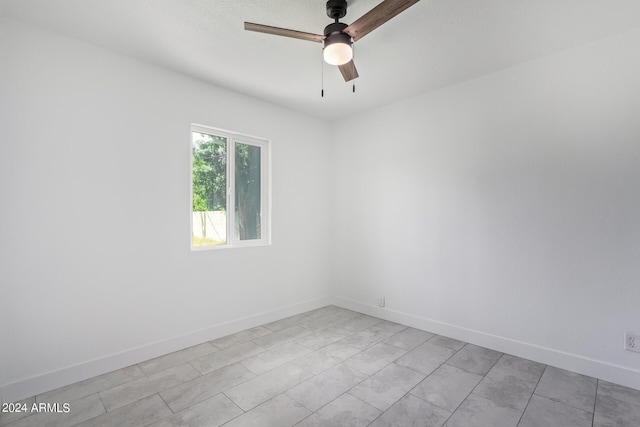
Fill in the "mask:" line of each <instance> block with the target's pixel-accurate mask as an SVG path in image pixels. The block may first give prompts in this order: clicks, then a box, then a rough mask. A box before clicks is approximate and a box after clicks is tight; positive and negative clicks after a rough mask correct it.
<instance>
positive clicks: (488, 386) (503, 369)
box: [473, 364, 539, 412]
mask: <svg viewBox="0 0 640 427" xmlns="http://www.w3.org/2000/svg"><path fill="white" fill-rule="evenodd" d="M538 380H539V377H538V376H537V375H535V374H532V373H529V372H528V371H526V370H525V371H521V370H518V369H516V368H514V367H512V366H508V365H504V364H496V365H495V366H494V367H493V368H491V370H490V371H489V373H487V375H485V377H484V378H483V379H482V381H480V384H478V386H477V387H476V388H475V390H474V391H473V393H474V394H476V395H478V396H480V397H483V398H485V399H489V400H492V401H493V402H495V403H498V404H501V405H504V406H509V407H510V408H513V409H516V410H518V411H520V412H522V411H524V408H525V407H526V406H527V403H529V399H531V395H532V394H533V390H534V389H535V388H536V385H537V384H538Z"/></svg>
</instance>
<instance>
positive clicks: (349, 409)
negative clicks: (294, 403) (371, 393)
mask: <svg viewBox="0 0 640 427" xmlns="http://www.w3.org/2000/svg"><path fill="white" fill-rule="evenodd" d="M380 412H381V411H380V410H379V409H376V408H374V407H373V406H371V405H368V404H366V403H364V402H363V401H362V400H360V399H358V398H356V397H353V396H351V395H350V394H343V395H341V396H340V397H338V398H337V399H335V400H334V401H332V402H331V403H329V404H328V405H326V406H324V407H323V408H322V409H320V410H319V411H317V412H314V413H313V415H311V416H310V417H308V418H306V419H304V420H303V421H302V422H300V423H299V424H296V427H338V426H340V427H342V426H349V427H365V426H368V425H369V423H371V421H373V420H375V419H376V418H377V417H378V415H380Z"/></svg>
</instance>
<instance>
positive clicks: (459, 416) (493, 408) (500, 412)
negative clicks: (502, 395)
mask: <svg viewBox="0 0 640 427" xmlns="http://www.w3.org/2000/svg"><path fill="white" fill-rule="evenodd" d="M521 415H522V412H520V411H517V410H515V409H513V408H509V407H507V406H503V405H500V404H498V403H495V402H493V401H491V400H487V399H483V398H482V397H480V396H476V395H474V394H472V395H470V396H469V397H468V398H467V399H465V401H464V402H462V405H460V407H459V408H458V409H457V410H456V411H455V412H454V413H453V415H452V416H451V418H449V420H448V421H447V422H446V423H445V425H444V427H469V426H473V427H516V426H517V425H518V421H519V420H520V416H521ZM559 427H560V426H559ZM563 427H564V426H563Z"/></svg>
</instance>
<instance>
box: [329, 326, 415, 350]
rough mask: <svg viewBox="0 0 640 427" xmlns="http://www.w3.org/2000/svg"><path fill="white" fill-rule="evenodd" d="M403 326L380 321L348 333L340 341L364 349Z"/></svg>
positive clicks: (403, 327)
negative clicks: (358, 330)
mask: <svg viewBox="0 0 640 427" xmlns="http://www.w3.org/2000/svg"><path fill="white" fill-rule="evenodd" d="M405 328H406V326H401V325H398V324H397V323H392V322H380V323H377V324H375V325H373V326H370V327H368V328H367V329H363V330H361V331H360V332H356V333H354V334H352V335H349V336H348V337H345V338H343V339H342V340H340V342H341V343H344V344H348V345H350V346H352V347H356V348H358V349H360V350H364V349H366V348H368V347H371V346H372V345H374V344H376V343H378V342H380V341H382V340H384V339H386V338H389V337H390V336H392V335H394V334H395V333H397V332H399V331H401V330H402V329H405Z"/></svg>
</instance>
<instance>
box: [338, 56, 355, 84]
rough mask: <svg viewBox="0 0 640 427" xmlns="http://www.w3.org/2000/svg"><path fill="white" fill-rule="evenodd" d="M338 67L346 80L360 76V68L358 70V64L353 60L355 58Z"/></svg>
mask: <svg viewBox="0 0 640 427" xmlns="http://www.w3.org/2000/svg"><path fill="white" fill-rule="evenodd" d="M338 68H339V69H340V72H341V73H342V77H344V81H345V82H348V81H351V80H353V79H357V78H358V70H356V64H355V63H354V62H353V59H352V60H351V61H349V62H347V63H346V64H342V65H338Z"/></svg>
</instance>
